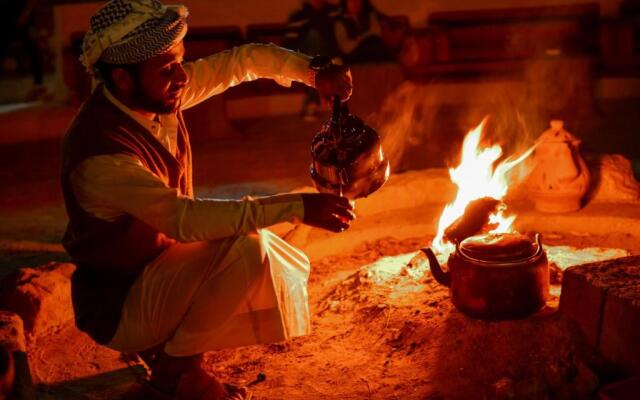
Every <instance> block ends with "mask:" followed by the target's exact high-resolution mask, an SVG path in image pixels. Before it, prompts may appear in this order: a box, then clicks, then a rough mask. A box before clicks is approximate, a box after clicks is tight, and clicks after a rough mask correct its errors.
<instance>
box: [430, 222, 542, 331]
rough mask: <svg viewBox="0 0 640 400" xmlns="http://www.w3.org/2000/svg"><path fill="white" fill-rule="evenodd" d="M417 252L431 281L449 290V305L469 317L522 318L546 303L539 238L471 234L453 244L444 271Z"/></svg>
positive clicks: (518, 235) (432, 260)
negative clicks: (427, 269) (431, 277)
mask: <svg viewBox="0 0 640 400" xmlns="http://www.w3.org/2000/svg"><path fill="white" fill-rule="evenodd" d="M421 250H422V252H423V253H424V254H425V255H426V256H427V258H428V259H429V266H430V268H431V273H432V274H433V277H434V279H435V280H436V281H438V283H440V284H442V285H445V286H447V287H449V291H450V293H451V300H452V301H453V305H454V306H456V308H457V309H459V310H460V311H462V312H463V313H465V314H467V315H468V316H470V317H474V318H480V319H489V320H504V319H516V318H524V317H527V316H529V315H531V314H533V313H535V312H536V311H538V310H539V309H540V308H541V307H542V306H543V305H544V304H545V302H546V300H547V297H548V294H549V265H548V261H547V255H546V253H545V251H544V249H543V247H542V243H541V241H540V235H539V234H536V236H535V240H531V239H530V238H529V237H528V236H526V235H521V234H519V233H500V234H487V235H479V236H471V237H469V238H467V239H465V240H463V241H462V242H461V243H458V244H457V245H456V251H455V252H454V253H452V254H451V255H450V256H449V260H448V261H447V264H448V267H449V271H448V272H445V271H443V270H442V269H441V268H440V264H439V263H438V259H437V258H436V256H435V254H434V253H433V251H431V249H429V248H424V249H421Z"/></svg>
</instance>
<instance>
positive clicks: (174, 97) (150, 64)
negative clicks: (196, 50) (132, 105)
mask: <svg viewBox="0 0 640 400" xmlns="http://www.w3.org/2000/svg"><path fill="white" fill-rule="evenodd" d="M183 61H184V44H183V43H182V41H181V42H180V43H179V44H177V45H176V46H174V47H173V48H171V49H170V50H169V51H167V52H165V53H163V54H160V55H158V56H156V57H154V58H151V59H149V60H147V61H145V62H143V63H142V64H141V65H140V69H139V70H138V74H137V76H136V77H135V79H134V84H133V93H132V97H133V100H134V101H135V102H136V103H137V105H138V106H139V107H140V108H142V109H144V110H146V111H149V112H154V113H158V114H167V113H171V112H174V111H176V110H177V109H178V108H179V107H180V99H181V97H182V90H183V89H184V87H185V85H186V84H187V82H188V77H187V74H186V72H185V70H184V68H183V67H182V63H183Z"/></svg>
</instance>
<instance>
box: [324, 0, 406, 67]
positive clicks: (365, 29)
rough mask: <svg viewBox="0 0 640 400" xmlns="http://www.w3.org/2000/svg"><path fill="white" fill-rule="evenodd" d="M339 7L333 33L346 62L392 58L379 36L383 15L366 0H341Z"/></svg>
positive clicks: (387, 59)
mask: <svg viewBox="0 0 640 400" xmlns="http://www.w3.org/2000/svg"><path fill="white" fill-rule="evenodd" d="M340 8H341V14H340V16H339V17H338V18H337V19H336V21H335V24H334V34H335V39H336V42H337V44H338V49H339V50H340V52H341V53H342V56H343V59H344V61H345V62H346V63H347V64H352V63H360V62H370V61H389V60H392V59H393V56H392V54H391V52H390V51H389V49H388V47H387V45H386V44H385V42H384V41H383V40H382V37H381V28H380V24H381V21H383V20H385V19H386V17H385V16H384V15H382V14H381V13H380V12H378V11H377V10H376V9H375V8H374V7H373V6H372V5H371V3H370V2H369V0H341V1H340Z"/></svg>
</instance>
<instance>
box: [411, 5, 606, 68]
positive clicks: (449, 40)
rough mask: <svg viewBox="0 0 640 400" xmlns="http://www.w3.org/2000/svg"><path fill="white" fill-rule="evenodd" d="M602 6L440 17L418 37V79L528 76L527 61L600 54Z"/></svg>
mask: <svg viewBox="0 0 640 400" xmlns="http://www.w3.org/2000/svg"><path fill="white" fill-rule="evenodd" d="M598 20H599V6H598V4H596V3H588V4H576V5H566V6H551V7H523V8H510V9H498V10H471V11H454V12H436V13H433V14H431V15H430V17H429V24H428V28H427V29H423V30H420V31H417V32H416V33H415V35H416V41H417V43H418V46H419V53H420V56H419V58H418V59H419V61H418V63H417V64H416V65H414V66H413V67H411V68H410V70H409V71H408V73H409V75H411V76H413V77H414V78H427V79H428V78H433V77H448V76H457V77H459V76H467V77H469V76H470V77H477V76H486V75H491V74H494V75H501V76H504V75H511V74H519V73H522V72H523V67H524V64H525V62H526V61H527V60H529V59H532V58H541V57H558V56H587V57H595V56H596V55H597V53H598Z"/></svg>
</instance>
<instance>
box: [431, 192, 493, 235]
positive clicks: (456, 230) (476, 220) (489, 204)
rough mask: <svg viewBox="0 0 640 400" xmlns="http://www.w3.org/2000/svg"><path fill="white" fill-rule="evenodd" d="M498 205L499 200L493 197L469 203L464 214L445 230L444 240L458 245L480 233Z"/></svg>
mask: <svg viewBox="0 0 640 400" xmlns="http://www.w3.org/2000/svg"><path fill="white" fill-rule="evenodd" d="M500 203H501V201H500V200H496V199H494V198H493V197H482V198H480V199H477V200H473V201H471V202H470V203H469V204H467V207H466V208H465V209H464V214H462V216H461V217H459V218H458V219H456V220H455V221H453V223H452V224H451V225H449V226H448V227H447V229H445V231H444V239H445V240H446V241H449V242H452V243H460V242H461V241H463V240H464V239H466V238H468V237H469V236H473V235H475V234H478V233H480V232H481V231H482V229H483V228H484V227H485V226H486V225H487V224H488V223H489V216H490V215H491V214H493V213H495V212H496V211H497V209H498V206H499V205H500Z"/></svg>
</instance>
